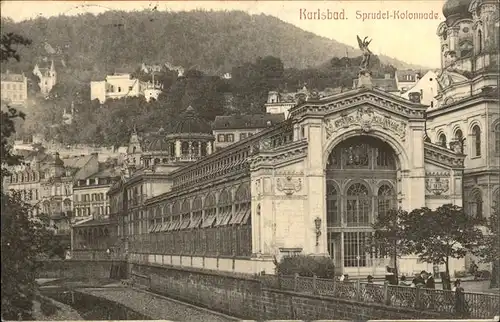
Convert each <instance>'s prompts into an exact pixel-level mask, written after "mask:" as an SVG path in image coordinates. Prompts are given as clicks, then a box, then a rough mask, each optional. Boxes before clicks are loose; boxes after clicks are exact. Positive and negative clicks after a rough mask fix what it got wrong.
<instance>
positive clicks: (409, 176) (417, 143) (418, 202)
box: [401, 120, 425, 211]
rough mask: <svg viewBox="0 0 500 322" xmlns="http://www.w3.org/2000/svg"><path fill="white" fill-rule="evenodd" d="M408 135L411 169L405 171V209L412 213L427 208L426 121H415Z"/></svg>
mask: <svg viewBox="0 0 500 322" xmlns="http://www.w3.org/2000/svg"><path fill="white" fill-rule="evenodd" d="M408 134H409V135H407V140H408V141H407V142H405V144H406V145H407V147H408V149H407V153H408V160H409V161H410V162H409V163H410V164H409V165H408V167H409V169H403V170H408V171H403V173H402V177H401V181H402V182H401V188H402V191H401V192H402V194H403V197H404V199H403V208H405V210H408V211H411V210H413V209H416V208H420V207H424V206H425V166H424V121H423V120H421V121H413V122H412V123H411V124H410V126H409V133H408Z"/></svg>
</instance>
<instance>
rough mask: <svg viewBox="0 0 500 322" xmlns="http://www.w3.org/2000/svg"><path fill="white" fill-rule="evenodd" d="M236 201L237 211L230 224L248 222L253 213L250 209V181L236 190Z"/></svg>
mask: <svg viewBox="0 0 500 322" xmlns="http://www.w3.org/2000/svg"><path fill="white" fill-rule="evenodd" d="M234 203H235V212H234V216H233V218H231V221H230V222H229V224H230V225H236V224H240V225H245V224H248V223H249V218H250V213H251V210H250V204H251V195H250V185H249V184H248V183H243V184H242V185H241V186H239V188H238V190H236V195H235V197H234Z"/></svg>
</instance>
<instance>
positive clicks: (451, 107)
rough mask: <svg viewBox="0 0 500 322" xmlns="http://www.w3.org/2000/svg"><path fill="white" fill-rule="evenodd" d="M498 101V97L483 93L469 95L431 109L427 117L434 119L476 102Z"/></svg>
mask: <svg viewBox="0 0 500 322" xmlns="http://www.w3.org/2000/svg"><path fill="white" fill-rule="evenodd" d="M498 101H499V99H498V98H495V97H488V96H485V95H484V94H482V93H481V94H477V95H474V96H469V97H467V98H465V99H463V100H460V101H455V102H453V103H452V104H450V105H447V106H444V107H442V108H439V109H435V110H431V111H429V112H427V118H428V119H432V118H435V117H438V116H441V115H446V114H449V113H453V112H456V111H459V110H461V109H463V108H466V107H469V106H471V105H475V104H480V103H486V102H498Z"/></svg>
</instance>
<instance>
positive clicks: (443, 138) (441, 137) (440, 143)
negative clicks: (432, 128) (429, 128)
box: [438, 133, 447, 148]
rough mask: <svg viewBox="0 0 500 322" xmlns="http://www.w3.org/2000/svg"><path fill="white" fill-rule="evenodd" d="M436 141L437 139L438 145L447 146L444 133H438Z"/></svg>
mask: <svg viewBox="0 0 500 322" xmlns="http://www.w3.org/2000/svg"><path fill="white" fill-rule="evenodd" d="M438 141H439V145H441V146H442V147H443V148H446V147H447V142H446V135H445V134H444V133H441V134H440V135H439V139H438Z"/></svg>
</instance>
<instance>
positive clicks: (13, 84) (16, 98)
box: [1, 71, 28, 106]
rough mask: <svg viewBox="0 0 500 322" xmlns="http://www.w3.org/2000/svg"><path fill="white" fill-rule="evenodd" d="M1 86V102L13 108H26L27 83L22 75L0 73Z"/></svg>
mask: <svg viewBox="0 0 500 322" xmlns="http://www.w3.org/2000/svg"><path fill="white" fill-rule="evenodd" d="M1 86H2V91H1V95H2V101H5V102H7V103H9V104H10V105H13V106H26V100H27V99H28V81H27V78H26V76H24V74H11V73H9V71H7V72H6V73H5V74H3V73H2V76H1Z"/></svg>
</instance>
